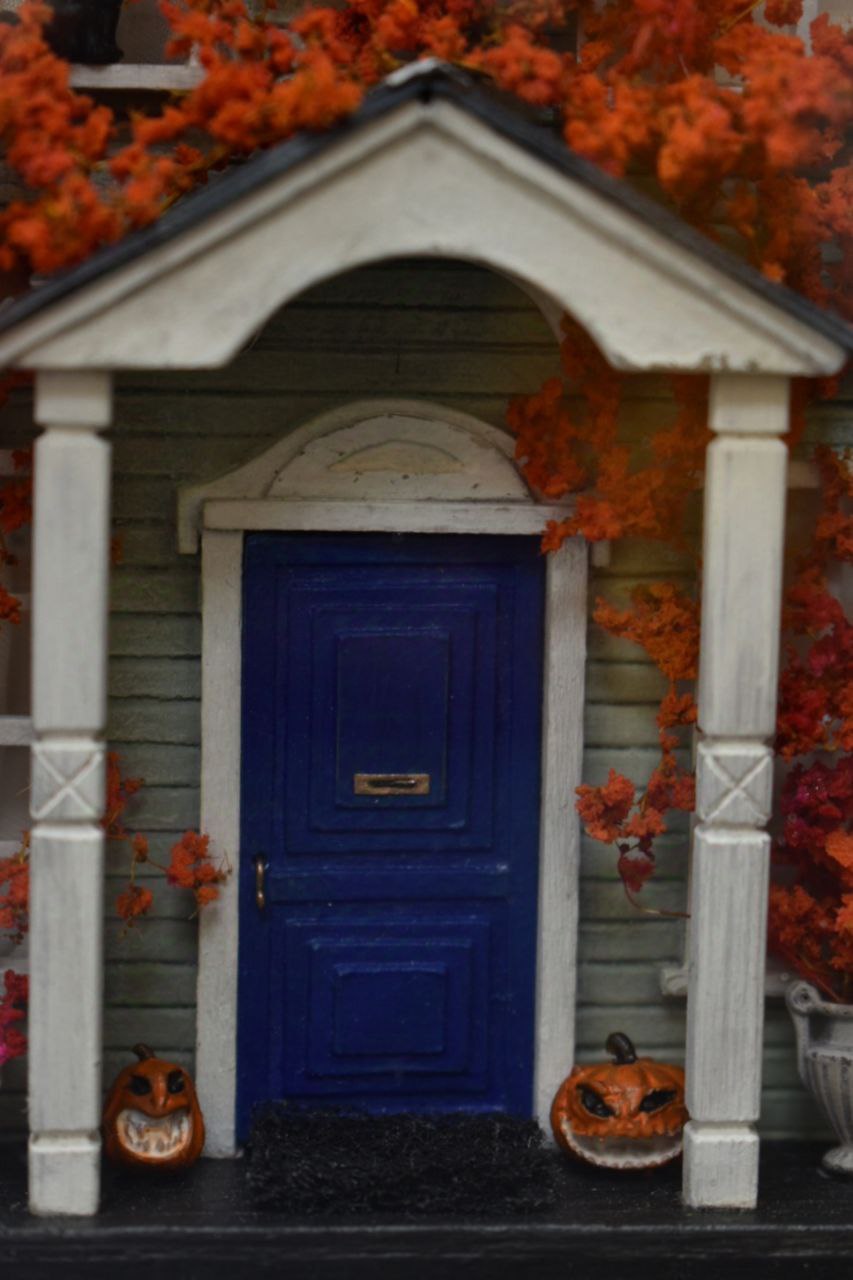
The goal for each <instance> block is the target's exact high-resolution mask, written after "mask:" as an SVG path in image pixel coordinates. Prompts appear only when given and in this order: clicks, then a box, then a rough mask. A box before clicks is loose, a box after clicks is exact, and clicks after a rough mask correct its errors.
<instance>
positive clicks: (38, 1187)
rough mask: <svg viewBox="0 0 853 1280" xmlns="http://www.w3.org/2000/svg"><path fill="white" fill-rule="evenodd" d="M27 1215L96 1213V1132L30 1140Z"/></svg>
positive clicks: (98, 1152)
mask: <svg viewBox="0 0 853 1280" xmlns="http://www.w3.org/2000/svg"><path fill="white" fill-rule="evenodd" d="M29 1167H30V1213H34V1214H37V1215H39V1216H42V1215H48V1214H73V1215H75V1216H77V1217H85V1216H89V1215H91V1214H93V1213H97V1211H98V1201H99V1198H100V1189H101V1188H100V1181H101V1139H100V1135H99V1134H97V1133H88V1132H85V1133H42V1134H33V1135H32V1136H31V1137H30V1146H29Z"/></svg>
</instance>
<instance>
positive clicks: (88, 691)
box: [29, 370, 112, 1214]
mask: <svg viewBox="0 0 853 1280" xmlns="http://www.w3.org/2000/svg"><path fill="white" fill-rule="evenodd" d="M111 401H112V395H111V382H110V377H109V375H108V374H103V373H92V372H82V371H81V372H76V371H75V372H64V371H53V370H45V371H42V372H39V373H38V375H37V379H36V420H37V421H38V422H39V423H40V424H41V425H42V426H43V427H44V428H45V431H44V434H43V435H42V436H41V437H40V438H39V440H38V442H37V444H36V451H35V508H34V511H35V515H34V535H33V728H34V731H35V741H34V745H33V749H32V776H31V790H30V808H31V813H32V818H33V827H32V846H31V868H30V874H31V895H30V896H31V909H30V1012H29V1039H30V1046H29V1116H30V1154H29V1167H30V1209H31V1211H32V1212H33V1213H39V1214H53V1213H69V1214H90V1213H94V1212H95V1211H96V1210H97V1207H98V1192H99V1166H100V1147H101V1142H100V1136H99V1125H100V1113H101V1003H102V990H103V947H102V934H103V923H102V921H103V911H102V902H103V872H104V867H103V857H104V833H103V830H102V828H101V826H100V819H101V817H102V816H103V812H104V744H103V733H104V729H105V727H106V668H107V634H106V633H107V585H108V583H107V579H108V570H109V493H110V446H109V445H108V444H106V442H105V441H103V440H100V439H99V438H98V436H97V434H96V433H97V431H98V430H99V429H100V428H102V427H106V426H108V425H109V422H110V417H111Z"/></svg>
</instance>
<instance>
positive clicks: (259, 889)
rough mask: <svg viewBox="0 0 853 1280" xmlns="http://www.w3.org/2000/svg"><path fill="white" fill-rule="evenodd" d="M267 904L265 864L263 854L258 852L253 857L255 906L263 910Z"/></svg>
mask: <svg viewBox="0 0 853 1280" xmlns="http://www.w3.org/2000/svg"><path fill="white" fill-rule="evenodd" d="M266 905H267V864H266V862H265V860H264V855H263V854H262V853H259V854H258V856H257V858H255V906H256V907H257V908H258V910H259V911H263V909H264V907H265V906H266Z"/></svg>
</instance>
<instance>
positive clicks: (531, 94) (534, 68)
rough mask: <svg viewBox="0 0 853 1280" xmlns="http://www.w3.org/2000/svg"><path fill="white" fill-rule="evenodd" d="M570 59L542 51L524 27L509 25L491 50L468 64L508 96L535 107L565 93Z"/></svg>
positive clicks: (560, 99) (550, 51)
mask: <svg viewBox="0 0 853 1280" xmlns="http://www.w3.org/2000/svg"><path fill="white" fill-rule="evenodd" d="M569 62H570V60H569V58H568V57H567V56H566V55H560V54H558V53H556V52H554V50H552V49H546V48H543V47H542V45H541V43H540V42H539V41H538V39H537V38H536V37H535V36H533V35H532V34H531V33H530V32H529V31H526V30H525V29H524V27H521V26H517V25H511V26H510V27H508V28H507V30H506V32H505V34H504V38H503V40H502V41H501V43H500V44H498V45H496V46H495V47H494V48H487V49H485V50H483V51H482V52H480V53H479V54H478V55H476V56H475V57H472V59H471V63H472V65H474V66H477V67H479V68H480V69H481V70H482V71H486V72H488V74H489V75H491V76H492V77H493V78H494V80H495V83H496V84H497V85H498V86H499V87H500V88H501V89H504V90H506V91H507V92H508V93H514V94H516V95H517V96H518V97H519V98H521V99H522V100H523V101H524V102H529V103H531V104H532V105H533V106H536V107H549V106H554V105H556V104H557V103H560V102H562V100H563V98H564V96H565V91H566V73H567V68H568V66H569Z"/></svg>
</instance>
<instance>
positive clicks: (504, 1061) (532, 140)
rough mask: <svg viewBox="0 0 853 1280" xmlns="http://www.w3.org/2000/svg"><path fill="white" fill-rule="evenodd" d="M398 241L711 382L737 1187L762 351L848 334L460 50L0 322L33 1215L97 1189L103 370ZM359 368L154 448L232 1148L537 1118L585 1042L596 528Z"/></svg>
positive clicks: (724, 988)
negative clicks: (12, 488)
mask: <svg viewBox="0 0 853 1280" xmlns="http://www.w3.org/2000/svg"><path fill="white" fill-rule="evenodd" d="M399 260H406V261H408V262H412V261H421V262H429V261H433V260H435V261H439V262H444V261H448V260H455V261H463V262H467V263H474V264H477V265H479V266H481V267H485V268H488V269H489V270H490V271H491V272H493V273H496V275H498V276H499V277H501V278H502V279H503V280H505V281H509V282H510V284H511V285H512V287H513V288H517V289H519V290H523V292H524V294H525V295H526V297H527V298H528V299H530V300H532V302H533V304H534V305H535V307H536V308H537V309H538V311H539V312H540V314H541V316H542V317H544V319H545V321H547V323H549V324H550V325H552V326H557V325H558V323H559V317H560V315H561V314H562V313H563V312H564V311H567V312H570V313H571V314H572V315H573V316H574V317H575V318H576V319H577V320H578V321H580V322H581V323H582V324H583V325H584V326H585V327H586V328H587V330H588V331H589V333H590V334H591V335H592V336H593V337H594V339H595V341H596V343H597V344H598V345H599V347H600V348H601V350H602V351H603V352H604V353H605V355H606V356H607V358H608V359H609V360H610V361H611V363H612V364H613V365H614V366H615V367H617V368H619V369H625V370H631V371H635V372H637V373H648V374H655V373H665V372H673V371H676V372H682V373H687V374H695V375H697V376H699V375H703V374H709V373H710V375H711V404H710V425H711V427H712V429H713V431H714V434H715V439H714V442H713V444H712V445H711V446H710V448H709V453H708V464H707V471H706V485H705V497H704V504H705V507H704V575H703V601H702V618H703V621H702V652H701V663H700V692H699V706H700V711H699V728H700V735H699V744H698V758H697V767H698V777H697V784H698V787H697V792H698V799H697V809H698V825H697V826H696V830H695V835H694V845H693V861H692V883H691V905H690V910H691V916H692V920H691V929H690V957H689V991H688V1006H687V1008H688V1023H687V1081H688V1084H687V1089H688V1094H687V1103H688V1109H689V1111H690V1115H691V1120H690V1123H689V1125H688V1127H687V1131H686V1139H685V1199H686V1201H687V1203H688V1204H690V1205H694V1206H709V1207H714V1206H747V1205H750V1204H752V1203H754V1199H755V1195H756V1186H757V1154H758V1137H757V1133H756V1129H755V1123H756V1120H757V1118H758V1114H759V1101H760V1090H761V1064H762V1027H763V1008H764V930H765V914H766V893H767V876H768V859H769V837H768V836H767V834H766V832H765V830H764V827H765V824H766V822H767V818H768V815H769V810H770V802H771V784H772V753H771V749H770V745H769V743H770V740H771V739H772V736H773V733H774V723H775V699H776V677H777V666H778V618H779V607H780V590H781V573H782V548H783V534H784V507H785V497H786V487H787V477H786V472H787V450H786V448H785V446H784V444H783V443H782V441H781V439H780V437H781V436H783V435H784V433H785V431H786V429H787V420H788V389H789V380H790V378H792V377H794V376H799V375H819V374H830V373H833V372H835V371H836V370H837V369H838V368H839V367H840V366H841V364H842V363H843V360H844V356H845V350H846V348H847V347H848V346H849V341H850V339H849V335H848V333H847V331H846V330H845V329H844V328H843V327H842V326H841V325H839V324H837V323H836V322H834V321H833V320H831V319H830V318H828V317H826V316H825V315H823V314H822V313H821V312H819V311H817V310H815V309H814V308H812V307H810V306H809V305H807V304H806V303H804V302H803V301H802V300H800V299H797V298H795V297H794V296H793V295H791V294H789V293H787V292H786V291H784V290H782V289H779V288H777V287H775V286H773V285H770V284H768V283H767V282H766V281H764V280H762V279H761V278H760V277H759V276H757V275H756V274H754V273H753V272H751V271H750V270H748V269H747V268H745V267H744V266H742V265H741V264H739V263H737V262H736V261H734V260H733V259H730V258H729V257H728V256H727V255H726V254H724V253H723V252H722V251H719V250H717V249H716V248H715V247H714V246H711V245H709V244H707V243H706V242H705V241H703V240H701V239H700V238H699V237H698V236H695V235H694V234H693V233H691V232H690V231H689V230H688V229H687V228H685V227H684V226H682V225H681V224H680V223H678V222H677V221H675V220H674V219H671V218H670V217H668V216H667V215H666V214H664V213H663V212H662V211H661V210H660V209H659V208H657V206H655V205H653V204H651V203H650V202H648V201H646V200H644V199H642V198H640V197H639V196H637V195H636V194H635V193H633V192H632V191H630V190H629V189H627V188H625V187H623V186H622V185H621V184H618V183H615V182H613V181H611V180H610V179H608V178H607V177H606V176H605V175H602V174H601V173H599V172H598V171H597V170H595V169H594V168H593V167H591V166H588V165H586V164H584V163H582V162H581V161H579V160H578V159H577V158H575V157H573V156H571V155H569V154H568V153H567V152H566V151H565V149H564V148H563V147H562V146H561V145H560V144H559V143H558V142H557V141H555V140H553V139H552V138H551V136H550V134H548V133H547V132H545V131H543V130H542V129H540V128H539V127H538V126H536V125H533V124H530V123H529V122H528V121H526V120H524V119H523V118H521V117H519V116H518V115H517V114H516V113H514V112H513V111H511V110H508V109H507V108H506V107H505V106H504V105H502V104H499V103H496V102H495V101H493V100H492V99H491V98H490V97H488V96H487V95H486V94H484V93H483V92H482V91H481V90H479V89H477V88H476V87H475V86H474V85H472V83H471V82H469V81H468V80H467V79H466V78H465V77H462V76H459V75H457V74H455V73H451V72H449V71H447V70H445V69H442V68H441V67H436V66H429V65H424V66H422V67H420V68H419V69H418V70H417V71H416V72H415V73H414V74H408V75H402V76H400V77H399V78H398V79H397V80H396V81H394V80H393V78H392V80H391V81H389V82H388V83H387V84H386V86H385V87H383V88H382V89H381V90H379V91H377V92H376V93H375V94H374V95H372V96H371V97H370V98H369V99H368V101H367V103H366V104H365V106H364V107H363V108H362V110H361V112H360V113H359V114H358V115H357V116H356V117H354V118H353V120H351V121H349V122H348V123H347V124H345V125H344V126H341V127H340V128H338V129H337V130H335V131H333V132H331V133H330V134H328V135H324V136H322V137H320V138H311V139H307V140H306V139H301V138H298V139H295V140H293V141H292V142H290V143H288V144H285V145H283V146H281V147H279V148H277V149H275V150H274V151H271V152H269V153H266V154H264V155H262V156H259V157H257V158H255V159H252V160H251V161H250V162H248V163H247V164H246V165H245V166H243V167H242V168H241V169H239V170H235V171H234V172H231V173H228V174H226V175H224V176H223V177H222V178H220V179H219V180H218V181H217V182H216V183H215V184H213V185H212V186H211V188H210V189H209V190H208V191H205V192H202V193H201V194H199V195H197V196H194V197H192V198H190V199H188V200H186V201H185V202H183V203H182V204H181V205H180V206H178V207H177V208H176V209H175V210H173V211H172V212H171V213H170V214H169V215H168V216H167V217H165V218H164V219H163V220H162V221H161V222H160V223H158V224H157V225H156V226H155V227H153V228H151V229H150V230H148V231H146V232H142V233H140V234H138V235H136V236H134V237H132V238H130V239H129V240H128V241H126V242H124V243H123V244H121V245H118V246H116V247H114V248H112V249H109V250H106V251H104V252H103V253H102V254H100V255H98V256H97V257H96V258H94V259H92V260H91V261H90V262H88V263H86V264H84V266H82V267H80V268H78V269H76V270H75V271H73V272H71V273H69V274H68V275H67V276H65V277H62V278H59V279H57V280H55V281H52V282H48V283H47V284H45V285H43V286H42V287H41V288H40V289H39V290H37V291H35V292H34V293H33V294H32V295H30V296H28V297H26V298H24V299H22V300H20V301H19V302H18V303H16V304H13V306H12V307H10V308H8V309H7V311H6V313H5V315H4V316H3V317H2V318H1V319H0V364H2V365H3V366H4V367H11V368H26V369H34V370H35V371H36V418H37V421H38V423H39V425H40V426H41V427H42V428H43V433H42V435H41V436H40V438H39V440H38V444H37V453H36V463H35V475H36V497H35V524H34V574H33V597H34V599H33V710H32V727H33V743H32V782H31V792H30V805H31V814H32V823H33V825H32V845H31V848H32V855H31V856H32V862H31V876H32V909H31V933H30V971H31V998H30V1020H29V1037H30V1055H29V1063H30V1065H29V1125H30V1179H31V1205H32V1208H33V1210H34V1211H35V1212H37V1213H45V1214H49V1213H77V1214H87V1213H93V1212H95V1210H96V1208H97V1205H98V1196H99V1153H100V1142H99V1137H98V1126H99V1118H100V1105H101V1088H102V1080H101V1063H102V1053H103V1038H102V1021H101V1004H102V989H103V973H104V946H103V925H102V900H103V891H104V873H105V862H104V835H103V832H102V830H101V828H100V826H99V825H98V824H99V818H100V815H101V810H102V806H103V789H104V787H103V770H104V752H105V746H104V739H105V733H106V730H107V682H108V659H107V617H108V577H109V572H108V561H109V541H110V522H111V496H110V494H111V463H110V445H109V444H108V443H107V442H106V441H105V440H104V439H103V438H102V437H101V435H100V433H101V432H102V431H105V430H107V429H108V428H110V426H111V424H112V423H113V417H114V410H113V398H114V397H113V387H114V382H115V379H116V378H118V379H119V383H120V384H121V385H124V386H127V385H129V383H128V380H132V378H133V377H134V376H136V375H139V376H145V371H157V372H158V374H160V373H162V374H163V376H164V378H165V379H166V381H165V382H164V384H163V386H164V387H171V388H172V393H171V399H170V401H169V405H168V407H167V409H166V410H165V412H166V413H167V415H168V421H169V422H174V421H175V420H176V419H177V418H179V417H180V413H181V408H180V393H179V391H178V390H177V388H178V387H179V386H180V378H181V377H186V378H192V377H193V376H194V372H193V371H199V370H219V369H227V368H228V367H229V365H230V364H231V363H232V362H234V361H235V359H236V358H237V357H238V355H239V353H240V352H245V351H246V349H247V346H248V347H249V349H251V344H252V343H253V342H255V341H256V336H257V335H258V334H259V332H260V331H261V330H262V328H263V326H264V325H265V324H266V323H267V322H268V320H269V319H270V317H272V316H273V315H274V314H276V313H279V312H280V310H281V309H282V308H285V307H286V306H287V305H288V304H289V303H291V302H292V301H293V300H294V299H296V298H297V297H298V296H301V295H304V294H305V293H306V291H309V290H311V289H312V288H315V287H317V286H319V285H321V283H322V282H326V281H331V280H334V279H336V278H339V277H343V276H345V275H346V273H350V272H353V271H356V270H358V269H364V268H369V267H370V266H371V265H372V264H377V263H381V262H387V261H399ZM422 278H424V279H425V278H426V273H424V274H423V277H422ZM519 296H520V295H519ZM277 358H283V359H287V351H286V349H285V350H284V351H282V352H281V353H279V356H278V357H277ZM235 367H236V366H235ZM122 379H124V382H123V383H122ZM170 380H171V381H170ZM244 389H245V390H251V388H250V387H247V388H244ZM379 391H381V388H377V393H375V394H371V395H370V396H369V397H365V396H359V397H350V398H349V399H348V400H347V402H345V403H342V404H338V405H337V406H336V407H334V408H332V409H329V410H328V411H324V412H321V413H319V414H307V415H302V416H303V421H302V423H301V424H300V425H299V426H296V427H295V428H294V423H293V420H292V419H290V420H289V421H286V422H285V421H282V422H281V424H280V430H278V431H276V430H271V429H269V428H268V429H267V430H266V432H265V436H266V438H265V440H264V442H263V447H258V448H256V449H249V450H246V449H245V448H244V450H243V453H242V456H240V458H239V459H238V460H237V461H236V462H235V464H234V465H232V466H230V467H229V468H227V469H225V470H226V474H224V475H219V476H216V477H215V478H207V479H205V480H204V481H203V482H201V483H184V482H182V480H181V474H182V468H181V466H180V464H179V461H178V462H176V465H175V467H174V471H175V474H176V477H177V478H176V481H175V484H174V490H175V498H176V503H177V535H176V536H177V541H178V546H179V550H180V553H181V555H182V556H186V557H187V560H186V561H185V564H186V565H187V566H188V568H187V569H186V570H184V572H185V573H186V574H187V575H188V574H190V573H193V574H195V573H196V570H195V569H191V568H189V566H190V565H194V564H196V563H198V562H197V561H193V560H190V559H189V558H190V557H198V556H199V555H200V564H199V567H198V570H197V574H198V581H199V582H200V586H201V601H202V604H201V637H200V646H201V734H200V739H201V741H200V746H201V751H200V757H199V759H198V760H197V761H196V760H195V759H194V760H193V761H192V762H191V763H189V764H187V765H186V767H188V768H190V769H195V770H196V771H197V775H198V779H199V781H200V787H201V801H200V815H199V822H200V826H201V828H202V829H203V830H204V831H205V832H207V833H208V834H209V835H210V837H211V840H212V842H213V847H214V849H216V850H217V851H219V852H220V853H221V854H222V855H224V856H226V857H227V858H228V859H229V861H230V863H231V865H232V868H233V872H234V874H233V875H232V876H231V877H230V880H229V882H228V884H227V885H225V886H224V887H223V890H222V895H221V898H220V900H219V901H218V902H217V903H216V904H214V905H213V906H212V907H211V908H209V909H208V910H206V911H205V913H204V915H203V918H202V920H201V921H200V942H199V955H198V1002H197V1009H198V1014H197V1037H198V1038H197V1057H196V1070H197V1078H198V1087H199V1094H200V1098H201V1102H202V1106H203V1108H204V1111H205V1115H206V1120H207V1128H208V1154H210V1155H213V1156H228V1155H231V1154H233V1153H234V1152H235V1151H236V1150H237V1148H238V1146H239V1144H240V1142H241V1140H242V1139H243V1138H244V1137H245V1128H246V1120H247V1116H248V1112H249V1109H250V1107H251V1105H252V1103H254V1102H255V1101H258V1100H262V1099H264V1098H266V1097H274V1096H282V1095H284V1096H293V1097H299V1098H301V1099H305V1098H308V1099H310V1100H313V1101H317V1100H320V1101H322V1100H327V1101H328V1100H332V1101H340V1100H341V1097H342V1096H345V1097H346V1098H347V1100H349V1101H352V1100H353V1099H359V1100H361V1101H364V1102H366V1103H367V1104H368V1105H371V1104H373V1105H378V1106H393V1105H404V1106H406V1107H408V1108H419V1107H423V1108H432V1109H453V1108H460V1107H462V1108H466V1107H470V1109H480V1110H487V1109H503V1110H512V1111H516V1112H518V1111H520V1112H522V1113H526V1114H534V1115H536V1116H537V1117H539V1118H540V1120H541V1121H543V1122H546V1121H547V1113H548V1108H549V1105H550V1101H551V1098H552V1096H553V1094H554V1091H555V1090H556V1088H557V1086H558V1084H559V1082H560V1080H561V1079H562V1077H563V1076H564V1075H565V1074H566V1073H567V1071H568V1068H569V1067H570V1065H571V1062H572V1058H573V1045H574V1030H575V1019H576V955H577V937H578V877H579V866H580V841H579V834H578V828H577V819H576V816H575V813H574V803H573V800H574V788H575V787H576V786H577V785H578V784H579V783H580V781H581V776H582V775H581V757H582V749H583V742H584V724H583V715H584V679H585V671H586V662H585V633H586V617H587V550H586V548H585V547H584V546H583V545H580V544H578V543H577V542H576V541H574V542H569V543H567V544H566V545H565V546H564V548H563V549H562V550H560V551H559V552H558V553H555V554H553V555H551V556H549V557H547V559H546V558H543V557H541V556H539V555H538V551H537V546H538V544H537V539H538V535H540V534H541V532H542V530H543V528H544V525H545V523H546V521H547V520H548V519H549V518H555V517H557V518H559V516H561V515H563V514H565V511H566V508H562V507H555V506H553V505H550V504H548V503H545V502H542V501H540V500H539V499H538V497H537V496H536V495H535V494H532V493H531V492H530V491H529V489H528V487H527V486H526V484H525V482H524V480H523V479H522V477H521V474H520V472H519V470H518V468H517V466H516V463H515V461H514V458H513V444H512V440H511V438H510V437H509V436H508V435H507V434H506V433H505V432H503V431H501V430H500V429H498V428H497V427H496V426H495V425H494V424H492V423H490V422H489V421H487V420H485V419H484V417H483V415H481V414H480V413H475V412H466V411H462V410H461V409H460V408H459V407H448V406H447V405H446V404H443V403H441V402H440V397H439V396H437V395H426V394H422V395H408V396H405V397H404V396H397V395H393V396H392V395H389V394H379ZM118 403H119V405H121V403H122V401H121V399H119V402H118ZM240 403H241V402H240V401H239V400H236V399H235V400H234V401H233V404H234V409H233V412H240V411H241V409H240ZM228 412H232V410H230V409H229V410H228ZM168 430H169V432H171V433H172V434H171V435H170V437H169V438H170V439H173V440H178V445H179V444H180V433H179V430H176V429H174V428H173V427H171V426H170V427H169V429H168ZM167 434H168V433H167ZM270 437H272V440H270ZM247 458H248V460H246V459H247ZM220 469H223V468H220ZM139 500H140V501H144V497H142V496H140V498H139ZM172 643H173V644H174V643H175V642H174V641H173V642H172ZM182 767H184V766H182ZM646 927H648V926H646ZM637 1038H638V1039H639V1038H640V1037H639V1036H638V1037H637ZM57 1043H62V1045H63V1053H62V1055H61V1056H60V1055H58V1054H57V1053H56V1052H55V1046H56V1044H57ZM72 1068H73V1069H72Z"/></svg>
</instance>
